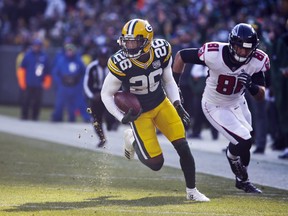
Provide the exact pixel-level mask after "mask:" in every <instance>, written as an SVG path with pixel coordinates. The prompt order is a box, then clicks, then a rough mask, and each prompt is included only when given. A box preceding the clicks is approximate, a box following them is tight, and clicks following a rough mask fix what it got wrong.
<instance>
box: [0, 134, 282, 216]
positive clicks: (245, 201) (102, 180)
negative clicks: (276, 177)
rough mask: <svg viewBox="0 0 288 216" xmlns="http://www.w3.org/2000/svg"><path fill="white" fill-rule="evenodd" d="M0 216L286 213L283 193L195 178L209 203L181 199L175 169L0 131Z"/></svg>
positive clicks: (179, 177)
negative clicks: (244, 190)
mask: <svg viewBox="0 0 288 216" xmlns="http://www.w3.org/2000/svg"><path fill="white" fill-rule="evenodd" d="M0 173H1V174H0V215H21V216H26V215H29V216H32V215H34V216H36V215H53V216H57V215H109V216H116V215H117V216H118V215H141V216H142V215H251V216H253V215H255V216H256V215H257V216H258V215H265V216H266V215H267V216H268V215H271V216H277V215H287V213H288V205H287V204H288V202H287V201H288V198H287V191H284V190H279V189H273V188H269V187H265V188H263V187H261V189H262V190H264V192H265V193H264V194H262V195H251V194H245V193H242V192H241V191H240V190H237V189H236V188H235V187H234V182H233V181H232V180H228V179H225V178H220V177H215V176H210V175H204V174H200V173H198V174H197V183H198V189H199V190H200V191H201V192H203V193H205V194H206V195H207V196H208V197H209V198H210V199H211V202H209V203H196V202H190V201H187V200H186V199H185V193H184V191H185V188H184V180H183V177H182V172H181V170H178V169H174V168H169V167H163V169H162V170H161V171H159V172H153V171H150V170H149V169H148V168H146V167H144V166H143V165H142V164H140V162H139V161H136V160H134V161H127V160H125V159H124V158H122V157H117V156H112V155H109V154H105V153H99V152H93V151H88V150H83V149H78V148H74V147H67V146H63V145H58V144H55V143H50V142H46V141H42V140H36V139H28V138H23V137H18V136H15V135H10V134H5V133H0Z"/></svg>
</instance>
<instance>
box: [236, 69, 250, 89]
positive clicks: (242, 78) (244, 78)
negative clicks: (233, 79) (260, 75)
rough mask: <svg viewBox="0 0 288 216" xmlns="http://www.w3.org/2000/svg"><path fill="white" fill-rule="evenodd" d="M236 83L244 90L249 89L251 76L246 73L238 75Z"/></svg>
mask: <svg viewBox="0 0 288 216" xmlns="http://www.w3.org/2000/svg"><path fill="white" fill-rule="evenodd" d="M238 81H239V82H240V83H242V85H243V86H245V88H247V89H249V88H250V87H251V86H252V79H251V76H250V75H249V74H247V73H241V74H239V75H238Z"/></svg>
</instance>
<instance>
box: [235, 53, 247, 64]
mask: <svg viewBox="0 0 288 216" xmlns="http://www.w3.org/2000/svg"><path fill="white" fill-rule="evenodd" d="M234 59H235V60H236V61H238V62H241V63H242V62H245V61H246V60H247V58H246V57H241V56H239V55H237V54H236V53H235V54H234Z"/></svg>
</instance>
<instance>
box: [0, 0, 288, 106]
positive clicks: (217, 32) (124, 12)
mask: <svg viewBox="0 0 288 216" xmlns="http://www.w3.org/2000/svg"><path fill="white" fill-rule="evenodd" d="M136 17H138V18H144V19H148V20H149V22H150V23H151V24H152V26H153V27H154V32H155V37H160V38H165V39H167V40H168V41H169V42H170V43H171V44H172V47H173V52H174V53H175V52H176V51H177V50H178V49H180V48H183V47H188V46H190V45H194V46H200V45H201V44H202V43H204V42H206V41H209V40H217V41H227V36H228V33H229V31H230V29H231V28H232V27H233V26H234V25H235V24H236V23H239V22H249V23H257V24H259V25H261V27H262V32H263V36H264V38H265V39H266V40H270V41H271V42H272V43H273V37H274V38H277V37H278V36H279V35H281V34H282V33H283V32H285V31H286V29H285V24H286V21H287V17H288V1H287V0H261V1H257V0H252V1H246V0H235V1H233V0H225V1H216V0H203V1H197V0H181V1H176V0H167V1H157V0H138V1H132V0H124V1H119V0H107V1H100V0H95V1H93V0H66V1H64V0H49V1H45V0H20V1H16V0H2V1H0V20H1V22H0V104H18V101H19V89H18V85H17V80H16V75H15V60H16V56H17V54H18V53H19V52H20V51H21V49H22V48H23V46H26V45H27V44H29V43H30V42H31V39H33V38H35V37H38V38H41V39H43V40H44V44H45V48H46V50H47V52H48V53H49V55H50V57H51V61H52V59H53V57H54V55H55V52H57V50H58V49H60V47H61V46H62V44H63V42H64V40H65V39H67V38H68V37H69V38H71V39H72V40H73V41H74V43H75V44H76V45H77V46H78V48H79V52H80V53H84V52H85V53H88V54H91V55H92V56H93V54H94V53H95V52H96V50H97V49H98V48H99V47H101V46H110V47H111V49H112V50H113V51H115V50H116V49H118V46H117V43H116V40H117V38H118V37H119V35H120V34H121V28H122V26H123V24H124V23H126V22H127V20H129V19H132V18H136ZM272 33H273V34H274V36H273V37H272ZM53 101H54V89H53V88H52V89H50V90H49V91H47V92H45V94H44V101H43V102H44V105H47V106H50V105H53Z"/></svg>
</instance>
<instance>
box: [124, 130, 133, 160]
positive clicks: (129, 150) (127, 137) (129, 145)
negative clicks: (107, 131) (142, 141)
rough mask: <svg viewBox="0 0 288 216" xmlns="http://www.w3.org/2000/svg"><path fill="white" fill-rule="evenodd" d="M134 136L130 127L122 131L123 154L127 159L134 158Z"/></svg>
mask: <svg viewBox="0 0 288 216" xmlns="http://www.w3.org/2000/svg"><path fill="white" fill-rule="evenodd" d="M134 140H135V138H134V135H133V132H132V129H127V130H125V131H124V156H125V157H126V158H127V159H128V160H132V159H134V155H135V150H134V147H133V142H134Z"/></svg>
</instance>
